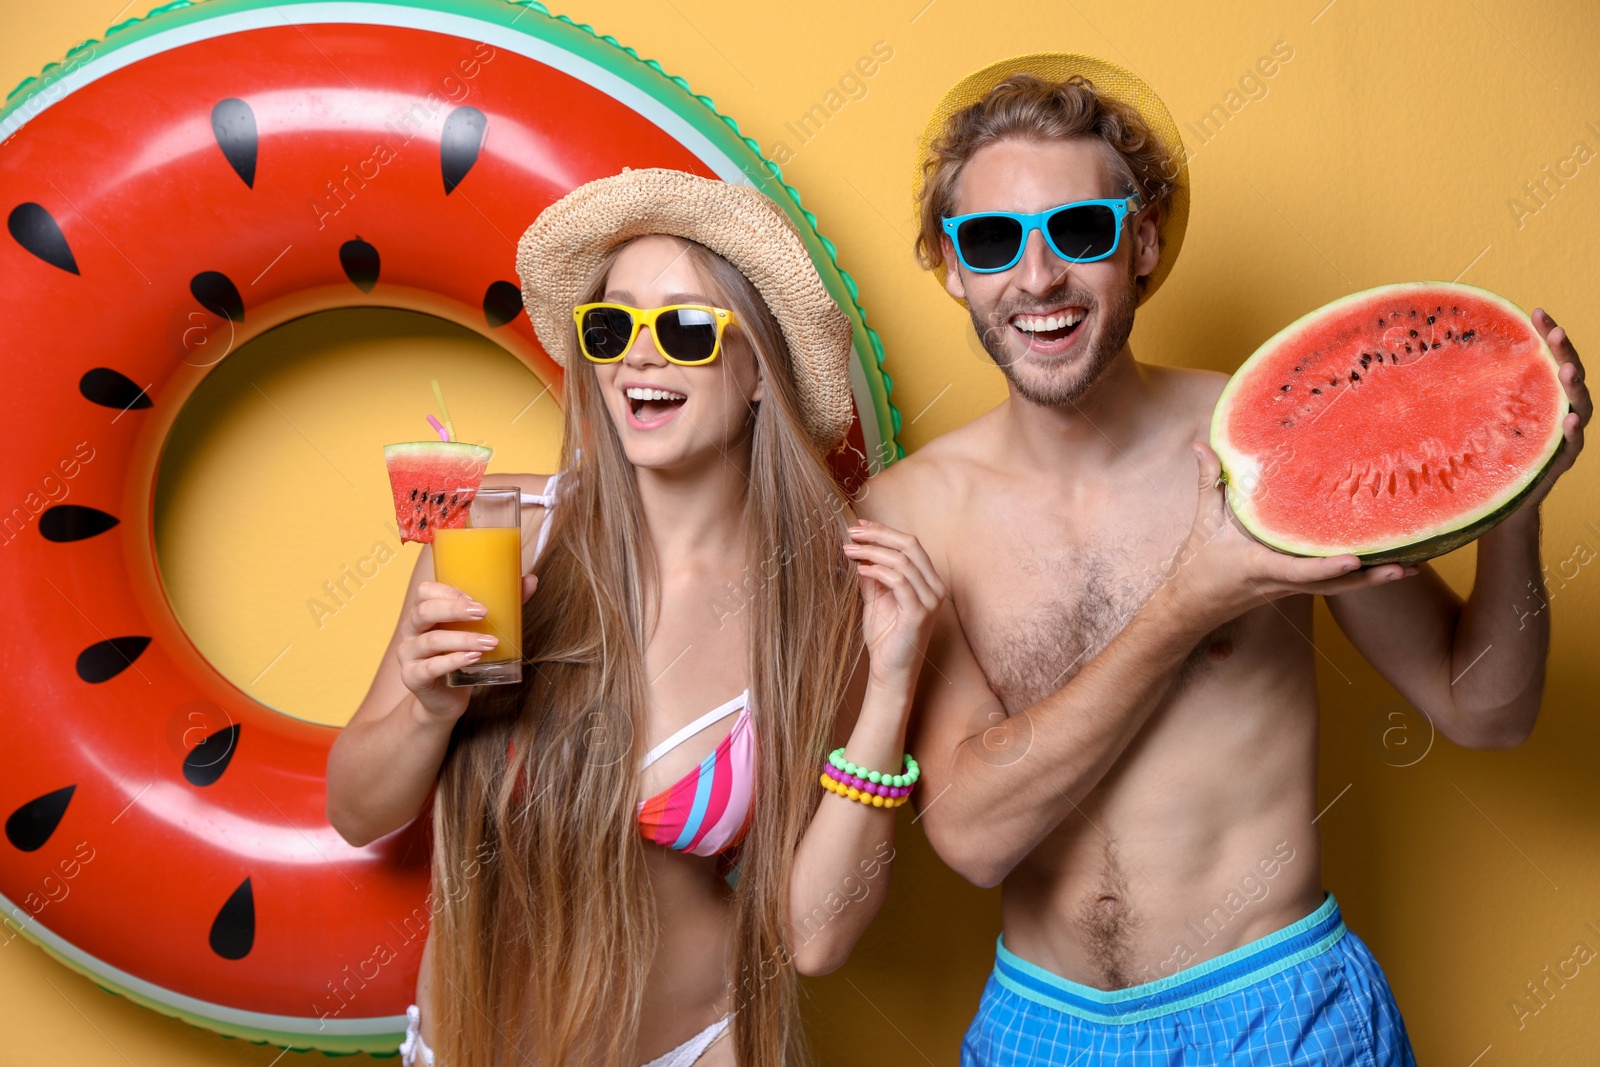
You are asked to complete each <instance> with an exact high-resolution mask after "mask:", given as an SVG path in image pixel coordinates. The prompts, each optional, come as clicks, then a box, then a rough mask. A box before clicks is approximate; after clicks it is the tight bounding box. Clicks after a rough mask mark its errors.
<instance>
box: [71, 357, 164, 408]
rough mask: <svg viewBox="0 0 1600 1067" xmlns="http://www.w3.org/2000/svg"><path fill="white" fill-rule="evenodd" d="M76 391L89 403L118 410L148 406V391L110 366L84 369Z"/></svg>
mask: <svg viewBox="0 0 1600 1067" xmlns="http://www.w3.org/2000/svg"><path fill="white" fill-rule="evenodd" d="M78 392H80V393H82V394H83V398H84V399H85V400H87V401H89V402H91V403H94V404H99V405H100V406H101V407H106V408H116V409H117V410H118V411H127V410H128V409H129V408H147V407H149V406H150V395H149V394H148V393H146V392H145V391H144V390H143V389H141V388H139V387H138V386H137V385H135V384H134V382H133V379H132V378H129V377H128V376H127V375H126V374H123V373H122V372H121V371H115V370H112V369H111V368H110V367H95V368H93V369H92V370H88V371H85V372H84V374H83V377H82V378H79V379H78Z"/></svg>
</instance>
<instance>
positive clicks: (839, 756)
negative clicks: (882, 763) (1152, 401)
mask: <svg viewBox="0 0 1600 1067" xmlns="http://www.w3.org/2000/svg"><path fill="white" fill-rule="evenodd" d="M828 762H829V763H831V764H833V766H835V767H837V768H838V769H839V770H841V771H843V772H844V773H846V774H850V775H854V776H856V777H857V778H865V779H866V780H867V781H869V782H871V783H873V784H874V785H877V784H883V785H889V786H896V787H899V786H907V785H916V784H917V779H918V778H920V777H922V768H921V767H918V766H917V761H916V760H915V759H913V758H912V756H911V753H909V752H907V753H906V755H905V768H904V772H903V773H901V774H886V773H884V772H883V771H869V770H867V769H866V768H865V767H857V766H856V765H855V764H854V763H851V762H850V761H849V760H847V759H845V758H844V746H843V745H840V746H839V747H838V748H836V749H834V750H833V751H832V752H830V753H828Z"/></svg>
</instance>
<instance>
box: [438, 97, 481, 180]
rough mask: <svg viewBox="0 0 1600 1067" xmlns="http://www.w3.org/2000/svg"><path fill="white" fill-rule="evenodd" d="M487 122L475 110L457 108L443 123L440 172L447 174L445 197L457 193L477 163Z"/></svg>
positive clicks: (471, 108) (445, 178)
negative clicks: (457, 189) (468, 172)
mask: <svg viewBox="0 0 1600 1067" xmlns="http://www.w3.org/2000/svg"><path fill="white" fill-rule="evenodd" d="M488 121H489V120H488V119H487V118H485V117H484V114H483V112H481V111H479V110H478V109H477V108H475V107H458V108H456V109H455V110H454V111H452V112H450V116H449V118H447V119H445V120H444V132H443V133H442V134H440V136H439V169H440V170H441V171H442V172H443V173H444V195H446V196H449V195H450V194H451V193H453V192H455V189H456V186H458V185H460V184H461V180H462V179H463V178H465V177H466V176H467V171H469V170H471V169H472V165H473V164H474V163H476V162H478V151H479V149H481V148H482V147H483V129H484V126H485V125H487V124H488Z"/></svg>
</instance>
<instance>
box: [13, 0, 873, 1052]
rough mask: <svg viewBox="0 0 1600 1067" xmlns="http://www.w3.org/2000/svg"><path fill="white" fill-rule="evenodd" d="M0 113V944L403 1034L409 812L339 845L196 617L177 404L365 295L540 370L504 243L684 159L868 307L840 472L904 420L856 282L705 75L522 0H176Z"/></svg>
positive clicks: (419, 882) (411, 852) (296, 1034)
mask: <svg viewBox="0 0 1600 1067" xmlns="http://www.w3.org/2000/svg"><path fill="white" fill-rule="evenodd" d="M0 140H5V141H7V142H8V143H7V144H6V145H5V148H6V155H5V167H4V169H3V170H0V213H3V214H4V215H5V216H6V219H7V229H8V233H7V234H6V235H0V272H3V276H4V278H5V279H6V282H7V284H6V285H5V287H4V289H3V290H0V321H4V322H5V323H6V328H7V344H6V345H5V346H4V349H3V351H0V367H3V368H4V380H5V382H6V385H7V388H6V392H5V399H4V405H5V426H6V428H7V437H8V448H7V451H8V455H7V458H6V462H5V464H4V465H3V466H0V558H3V564H4V565H3V567H0V596H3V598H4V602H5V603H7V604H9V605H12V609H13V610H20V611H21V612H22V613H23V617H22V619H21V620H19V622H17V623H13V625H12V626H11V627H9V630H8V633H7V635H6V637H5V639H4V641H3V642H0V671H3V674H4V677H5V680H6V684H5V687H4V694H3V695H0V726H3V733H4V736H5V738H6V741H7V746H6V747H7V751H8V753H10V754H11V766H9V767H8V768H7V771H6V774H5V775H4V776H3V781H0V819H3V821H4V830H5V833H4V840H3V841H0V940H10V939H12V938H15V937H18V936H22V937H26V938H28V939H30V940H32V941H34V942H36V943H38V944H39V945H40V946H42V947H43V948H44V949H45V950H46V951H48V952H49V953H50V954H51V955H53V956H55V957H56V958H58V959H59V960H61V961H62V962H64V963H66V964H67V965H69V966H71V967H74V968H76V969H78V970H80V971H82V972H84V973H86V974H87V975H89V976H90V977H91V978H92V979H93V980H94V981H95V982H96V983H97V984H99V985H100V986H102V987H103V988H105V989H107V990H110V991H113V992H116V993H120V994H122V995H124V996H127V997H129V998H131V999H133V1000H135V1001H137V1002H138V1003H140V1004H143V1005H145V1006H147V1007H150V1008H153V1009H155V1010H157V1011H160V1012H163V1013H166V1014H168V1015H172V1016H176V1017H179V1018H182V1019H185V1020H187V1021H189V1022H191V1023H193V1024H195V1025H198V1026H202V1027H206V1028H209V1029H213V1030H216V1031H218V1032H220V1033H223V1034H227V1035H230V1036H235V1037H241V1038H246V1039H249V1040H253V1041H258V1042H271V1043H274V1044H282V1045H287V1046H292V1047H296V1048H319V1049H322V1050H324V1051H329V1052H354V1051H362V1050H366V1051H380V1052H392V1050H393V1049H394V1047H395V1045H396V1044H397V1043H398V1042H399V1040H400V1036H401V1034H402V1032H403V1030H404V1028H405V1017H404V1014H403V1012H404V1008H405V1005H406V1004H407V1003H408V1002H409V999H410V997H411V994H412V992H413V988H414V984H415V980H416V974H417V967H418V963H419V961H420V956H421V949H422V942H423V937H424V936H425V934H426V928H427V920H428V917H429V914H430V906H431V905H430V897H429V893H430V888H429V872H428V856H427V847H426V846H427V842H426V839H425V837H424V836H423V834H424V833H425V826H424V823H425V820H418V821H417V822H415V823H413V824H412V826H411V827H409V828H408V829H406V830H404V831H400V832H397V833H396V834H393V835H390V836H389V837H388V838H385V839H383V840H381V841H378V842H375V843H373V844H372V845H370V846H368V847H366V848H361V849H355V848H351V847H350V846H349V845H347V844H346V843H345V842H344V841H343V840H342V839H341V838H340V837H339V836H338V834H337V833H336V832H335V831H334V830H333V829H332V828H331V827H330V826H329V825H328V824H327V821H326V818H325V816H324V801H325V788H324V780H323V775H324V768H325V764H326V759H327V752H328V747H329V745H330V744H331V743H332V741H333V738H334V736H335V733H334V730H333V729H332V728H329V727H324V726H319V725H316V724H313V723H308V722H304V721H301V720H297V719H293V718H291V717H289V716H286V715H281V714H278V713H276V712H274V711H272V710H270V709H267V708H265V707H263V706H262V705H260V704H257V703H255V702H254V701H252V700H250V699H249V698H248V697H247V696H245V695H244V694H243V693H242V692H241V691H240V690H238V689H237V688H235V687H234V686H233V685H231V684H230V683H229V682H227V680H226V679H224V678H223V677H222V676H221V675H220V674H219V673H218V672H217V671H216V670H215V669H213V668H212V667H211V666H210V665H209V664H208V663H207V662H206V661H205V659H204V658H203V657H202V656H201V655H200V654H199V653H198V652H197V651H196V649H195V647H194V645H193V644H192V643H191V642H190V641H189V639H188V638H187V637H186V636H185V635H184V633H183V632H182V630H181V629H180V628H179V626H178V623H177V621H176V619H175V617H174V615H173V612H172V610H171V608H170V606H169V605H168V602H167V599H166V596H165V594H164V593H163V591H162V587H161V583H160V579H159V577H158V572H157V569H156V560H155V553H154V547H153V543H152V517H151V509H152V498H153V479H154V474H155V470H156V467H157V462H158V459H159V457H160V453H161V449H162V445H163V442H164V440H165V438H166V435H167V432H168V430H169V429H170V427H171V426H172V423H173V420H174V418H175V416H176V414H177V412H178V410H179V408H180V407H181V406H182V405H183V403H184V400H185V399H186V398H187V397H188V396H189V394H190V393H191V392H192V391H193V390H194V388H195V386H196V385H197V384H198V383H199V381H200V380H201V379H202V378H203V377H204V376H205V374H206V373H207V371H208V370H209V369H210V368H211V367H212V366H214V365H215V364H216V363H217V361H218V360H219V359H220V358H222V357H223V356H224V355H225V354H226V353H227V352H228V351H229V350H231V349H232V348H234V347H236V346H237V345H239V344H242V343H243V342H245V341H247V340H249V339H250V338H251V337H254V336H257V335H259V334H261V333H262V332H264V331H267V330H270V329H272V328H273V327H275V326H277V325H280V324H282V323H284V322H286V321H288V320H290V319H293V318H296V317H299V316H302V315H306V314H309V313H311V312H315V311H321V310H325V309H330V308H336V307H346V306H353V305H380V306H388V307H399V308H408V309H413V310H420V311H426V312H429V313H431V314H434V315H437V316H440V317H442V318H445V319H448V320H450V321H452V322H455V323H458V324H461V325H464V326H466V327H468V328H470V329H473V330H476V331H478V332H479V333H481V334H483V335H485V336H487V337H489V338H491V339H493V340H494V341H496V342H497V343H499V344H500V345H502V346H503V347H504V348H506V349H507V350H509V351H510V352H511V353H513V354H514V355H515V356H517V357H518V358H519V359H521V360H522V361H523V362H525V363H526V364H528V365H529V366H530V367H532V368H533V369H534V370H535V371H536V372H537V373H539V374H540V375H541V376H542V377H544V378H545V379H546V380H547V381H555V380H557V379H558V377H559V370H558V368H556V367H555V365H554V364H553V362H552V361H550V360H549V359H548V358H547V357H546V356H545V355H544V354H543V353H542V352H541V351H540V350H539V348H538V345H537V342H536V340H535V338H534V334H533V330H532V327H531V325H530V324H529V322H528V320H527V317H526V316H525V315H522V314H521V313H520V312H521V303H520V298H519V295H518V293H519V290H518V286H517V284H516V276H515V273H514V268H513V257H514V252H515V241H516V238H517V237H518V236H519V235H520V234H521V232H522V230H523V229H524V228H525V227H526V226H527V224H528V223H529V222H531V221H532V219H533V218H534V216H535V215H536V214H537V213H538V211H539V210H540V209H541V208H542V207H543V206H544V205H545V204H547V203H550V202H551V201H553V200H555V199H557V198H559V197H560V196H562V195H563V194H565V193H566V192H567V191H568V190H570V189H572V188H573V187H575V186H577V185H579V184H581V183H583V182H585V181H588V180H589V179H591V178H595V177H599V176H602V175H606V174H612V173H615V172H617V171H618V170H620V169H621V168H622V167H623V166H634V167H677V168H681V169H684V170H688V171H693V172H696V173H700V174H706V175H710V176H716V177H720V178H722V179H724V180H727V181H737V182H743V183H746V184H752V185H755V186H757V187H758V188H760V189H762V190H763V191H764V192H766V193H768V194H769V195H770V196H772V197H773V198H774V199H775V200H776V201H778V202H779V203H780V204H782V205H783V206H784V207H785V209H786V210H788V211H789V212H790V214H791V215H792V216H793V218H794V219H795V221H796V223H797V224H798V226H799V228H800V230H801V232H802V234H803V235H804V237H805V240H806V242H807V244H808V246H809V247H810V248H811V250H812V255H813V258H814V260H815V261H816V264H817V267H818V269H819V270H820V271H821V272H822V276H823V278H824V279H825V280H826V281H827V283H828V285H829V288H830V289H831V290H832V291H833V293H834V295H835V296H836V297H837V298H838V300H839V302H840V304H841V306H842V307H843V308H844V309H845V310H846V311H847V313H848V314H849V315H850V317H851V319H852V321H853V323H854V325H855V333H856V352H857V358H856V359H855V360H854V361H853V365H852V368H851V377H852V381H853V383H854V387H855V399H856V405H857V409H858V413H857V421H856V424H855V426H854V427H853V428H852V430H851V435H850V445H851V447H850V448H849V449H848V450H847V451H846V452H844V453H841V454H839V455H837V456H836V457H835V459H836V462H835V469H836V471H837V472H838V473H839V474H840V476H841V478H842V479H843V480H845V481H846V482H847V483H848V482H850V481H853V480H856V479H859V477H860V476H861V475H862V474H863V473H864V470H865V466H866V460H867V459H868V457H871V458H872V459H874V460H880V461H887V460H889V459H893V458H895V457H894V452H895V450H896V449H897V446H895V444H894V429H897V428H898V425H897V424H898V413H897V412H895V411H894V409H893V408H892V407H891V406H890V404H889V400H888V394H889V384H890V383H889V379H888V378H887V376H885V375H884V374H883V373H882V371H881V369H880V367H879V363H880V361H881V359H882V352H881V348H880V346H879V344H878V340H877V338H876V336H875V335H874V334H873V333H872V331H871V330H870V329H868V328H867V326H866V323H865V320H864V318H863V316H862V313H861V310H860V308H859V306H858V305H857V304H856V301H855V293H856V290H855V286H854V283H853V282H852V281H851V279H850V278H849V276H848V275H847V274H845V273H844V272H843V271H842V270H841V269H839V267H838V266H837V264H836V263H835V262H834V250H833V246H832V245H830V244H829V243H828V242H827V241H826V240H825V239H824V238H822V237H821V236H820V235H819V234H818V233H817V231H816V229H815V219H814V218H813V217H812V216H811V215H810V214H809V213H807V212H806V211H804V210H803V209H802V207H801V206H800V202H799V199H798V196H797V195H796V194H795V193H794V191H793V190H792V189H790V188H789V187H787V186H786V185H784V184H783V181H782V179H781V177H780V175H779V173H778V168H777V167H776V166H775V165H774V164H772V163H769V162H768V161H766V160H765V159H764V158H762V156H761V155H760V153H759V151H758V149H757V147H756V145H755V142H753V141H750V140H748V139H746V138H744V137H742V136H741V135H740V134H739V131H738V128H737V126H735V125H734V123H733V122H732V120H730V119H727V118H726V117H724V116H721V115H719V114H718V113H717V112H716V111H715V110H714V108H713V106H712V104H711V101H709V100H707V99H706V98H704V97H697V96H695V95H693V94H692V93H691V92H690V91H689V89H688V87H687V85H686V84H685V83H684V82H683V81H681V80H680V79H676V78H671V77H668V76H667V75H665V74H664V73H663V72H662V71H661V69H660V67H659V66H657V65H656V64H654V63H653V62H649V61H644V60H641V59H639V57H638V56H637V55H636V54H635V53H634V52H632V51H631V50H629V49H625V48H623V47H621V46H620V45H618V44H617V43H616V42H615V41H614V40H613V39H611V38H609V37H599V36H597V35H595V34H594V33H593V32H592V31H591V30H590V29H589V28H588V27H587V26H579V25H576V24H574V23H572V22H570V21H569V20H565V19H561V18H556V17H552V16H550V15H549V14H548V13H547V12H546V11H545V9H544V8H543V7H541V6H540V5H538V4H534V3H515V2H506V0H495V2H490V0H477V2H455V3H450V2H446V0H398V2H377V0H337V2H318V0H273V2H270V3H268V2H265V0H210V2H207V3H204V4H198V5H194V4H189V3H187V2H180V3H176V4H170V5H167V6H166V7H163V8H159V9H157V11H155V12H152V14H151V15H150V16H148V17H146V18H144V19H135V20H130V21H129V22H125V23H122V24H120V25H118V26H115V27H113V28H112V29H111V30H110V31H109V32H108V33H107V35H106V37H105V39H104V40H102V41H95V42H88V43H86V44H84V45H81V46H79V47H78V48H77V49H75V50H74V51H73V52H72V53H70V54H69V55H68V56H67V58H66V61H65V62H63V63H61V64H57V65H52V66H51V67H48V68H46V69H45V71H44V73H43V74H42V76H41V77H40V78H37V79H29V80H28V81H26V82H24V83H23V84H22V85H21V86H19V87H18V88H17V89H16V90H15V91H14V92H13V93H12V94H11V96H10V97H9V99H8V102H7V103H6V105H5V107H4V109H3V110H0ZM557 393H558V395H559V390H557ZM891 427H894V429H891ZM374 447H376V444H374ZM292 503H293V502H290V501H286V502H285V507H286V509H287V508H289V507H292ZM472 874H473V872H471V871H464V872H461V876H462V878H463V879H470V877H471V876H472ZM433 889H434V891H435V892H438V893H446V892H451V891H453V887H451V886H448V885H447V886H444V887H433Z"/></svg>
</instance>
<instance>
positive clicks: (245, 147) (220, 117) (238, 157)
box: [211, 97, 258, 189]
mask: <svg viewBox="0 0 1600 1067" xmlns="http://www.w3.org/2000/svg"><path fill="white" fill-rule="evenodd" d="M211 133H212V136H214V137H216V139H217V147H218V148H220V149H222V155H223V157H224V158H226V159H227V161H228V166H230V167H232V168H233V172H234V173H235V174H237V175H239V177H240V178H242V179H244V184H245V185H246V186H248V187H249V188H251V189H254V188H255V187H256V146H257V143H258V142H257V139H256V113H255V112H254V111H252V110H250V105H249V104H247V103H245V102H244V101H243V100H240V99H238V98H235V97H231V98H229V99H227V100H223V101H220V102H218V104H217V106H216V107H214V108H212V109H211Z"/></svg>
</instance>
